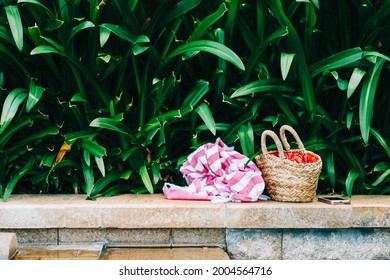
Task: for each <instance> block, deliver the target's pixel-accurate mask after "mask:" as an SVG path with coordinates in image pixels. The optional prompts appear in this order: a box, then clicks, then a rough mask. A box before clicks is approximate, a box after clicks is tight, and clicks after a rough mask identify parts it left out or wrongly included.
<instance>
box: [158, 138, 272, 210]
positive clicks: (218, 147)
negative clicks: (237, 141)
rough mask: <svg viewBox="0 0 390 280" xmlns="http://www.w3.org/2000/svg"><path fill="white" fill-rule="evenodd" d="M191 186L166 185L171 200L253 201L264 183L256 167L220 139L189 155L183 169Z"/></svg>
mask: <svg viewBox="0 0 390 280" xmlns="http://www.w3.org/2000/svg"><path fill="white" fill-rule="evenodd" d="M180 172H181V173H182V174H183V176H184V178H185V179H186V181H187V184H188V186H186V187H180V186H177V185H174V184H171V183H165V184H164V187H163V192H164V194H165V196H166V197H167V198H168V199H178V200H179V199H183V200H211V201H213V202H227V201H233V202H252V201H257V200H259V199H263V200H264V199H266V197H265V196H262V193H263V191H264V180H263V177H262V174H261V171H260V170H259V169H258V167H257V166H256V164H254V163H253V162H252V161H249V159H248V158H247V157H246V156H244V155H242V154H240V153H238V152H237V151H235V150H234V149H233V148H231V147H228V146H226V145H225V144H224V143H223V142H222V140H221V139H220V138H218V139H217V140H216V142H215V144H211V143H209V144H205V145H203V146H201V147H199V148H198V149H197V150H196V151H194V152H193V153H192V154H190V155H189V156H188V158H187V161H185V162H184V164H183V166H182V167H181V168H180Z"/></svg>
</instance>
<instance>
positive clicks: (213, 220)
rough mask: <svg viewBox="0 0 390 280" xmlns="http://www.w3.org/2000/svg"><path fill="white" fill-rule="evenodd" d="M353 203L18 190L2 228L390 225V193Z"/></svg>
mask: <svg viewBox="0 0 390 280" xmlns="http://www.w3.org/2000/svg"><path fill="white" fill-rule="evenodd" d="M351 201H352V202H351V204H350V205H339V206H335V205H328V204H325V203H322V202H318V201H314V202H312V203H287V202H276V201H258V202H253V203H211V202H209V201H179V200H167V199H166V198H165V197H164V195H162V194H155V195H130V194H129V195H119V196H115V197H99V198H97V199H96V201H91V200H86V197H85V195H12V196H11V198H10V199H9V200H8V201H7V202H3V201H0V229H26V228H40V229H42V228H91V229H93V228H122V229H141V228H237V229H246V228H248V229H249V228H263V229H264V228H271V229H272V228H279V229H283V228H286V229H288V228H308V229H309V228H313V229H314V228H390V196H359V195H356V196H353V197H352V200H351Z"/></svg>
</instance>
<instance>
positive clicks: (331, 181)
mask: <svg viewBox="0 0 390 280" xmlns="http://www.w3.org/2000/svg"><path fill="white" fill-rule="evenodd" d="M389 50H390V1H388V0H378V1H359V0H346V1H337V0H328V1H319V0H312V1H309V0H300V1H292V0H284V1H282V0H268V1H267V0H258V1H254V0H252V1H251V0H230V1H222V0H218V1H217V0H216V1H202V0H181V1H173V0H161V1H151V0H144V1H138V0H116V1H109V0H107V1H98V0H89V1H80V0H69V1H66V0H40V1H38V0H19V1H13V0H9V1H1V4H0V105H1V106H0V108H2V111H1V120H0V125H1V126H0V163H1V168H0V184H1V187H0V196H1V197H2V198H3V199H4V200H6V199H7V198H8V197H9V196H10V195H11V193H12V192H14V193H16V192H17V193H26V192H27V193H69V192H72V193H73V192H76V193H85V194H86V195H87V197H88V198H94V197H96V196H97V195H104V196H110V195H115V194H118V193H129V192H131V193H154V192H158V191H160V190H161V187H162V185H163V183H164V182H165V181H174V182H175V183H177V184H184V182H183V178H182V176H181V175H180V173H179V172H178V167H180V164H181V163H182V162H183V160H184V159H185V158H186V156H187V155H188V154H189V153H190V152H191V151H193V149H195V148H197V147H198V146H199V145H201V144H203V143H205V142H210V141H212V142H213V141H215V139H216V137H220V138H221V139H222V140H223V141H224V142H225V143H226V144H228V145H231V146H234V147H235V148H236V149H237V150H238V151H240V152H242V153H244V154H246V155H247V156H249V157H250V158H253V157H254V156H255V155H256V154H258V153H259V152H260V145H259V143H260V141H259V139H260V135H261V133H262V131H263V130H264V129H278V127H279V126H281V125H283V124H290V125H292V126H293V127H294V128H295V129H296V130H297V131H298V133H299V134H300V136H301V138H302V140H304V144H305V147H306V148H307V149H309V150H312V151H315V152H317V153H319V154H320V155H321V156H322V157H323V162H324V168H323V172H322V174H321V180H320V183H319V184H320V185H319V192H321V193H324V192H331V191H335V192H345V193H346V194H348V195H352V194H353V193H354V194H361V193H368V194H387V193H389V192H390V187H388V182H389V181H390V176H389V174H390V159H389V158H390V148H389V145H388V141H389V138H390V129H389V128H390V106H389V103H390V100H389V97H390V95H389V94H388V92H389V91H390V84H389V83H388V78H389V65H390V64H389V60H390V57H389ZM386 77H387V78H386Z"/></svg>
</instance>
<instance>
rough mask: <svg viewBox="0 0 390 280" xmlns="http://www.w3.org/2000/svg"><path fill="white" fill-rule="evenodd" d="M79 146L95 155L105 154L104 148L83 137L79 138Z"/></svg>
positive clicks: (99, 156) (101, 155)
mask: <svg viewBox="0 0 390 280" xmlns="http://www.w3.org/2000/svg"><path fill="white" fill-rule="evenodd" d="M81 147H82V148H83V149H85V150H87V151H88V152H89V153H91V154H92V155H94V156H95V157H98V158H101V157H103V156H107V154H106V149H105V148H104V147H102V146H100V145H99V144H98V143H97V142H96V141H92V140H88V139H85V138H83V139H81Z"/></svg>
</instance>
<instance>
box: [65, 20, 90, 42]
mask: <svg viewBox="0 0 390 280" xmlns="http://www.w3.org/2000/svg"><path fill="white" fill-rule="evenodd" d="M93 27H95V25H94V24H93V23H92V22H90V21H88V20H87V21H83V22H82V23H80V24H78V25H77V26H75V27H73V28H72V31H71V32H70V36H69V40H71V39H72V38H73V37H74V36H75V35H76V34H77V33H79V32H80V31H82V30H84V29H87V28H93Z"/></svg>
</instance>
